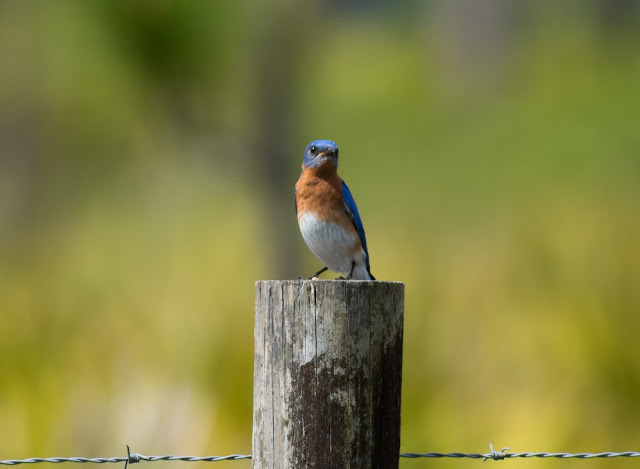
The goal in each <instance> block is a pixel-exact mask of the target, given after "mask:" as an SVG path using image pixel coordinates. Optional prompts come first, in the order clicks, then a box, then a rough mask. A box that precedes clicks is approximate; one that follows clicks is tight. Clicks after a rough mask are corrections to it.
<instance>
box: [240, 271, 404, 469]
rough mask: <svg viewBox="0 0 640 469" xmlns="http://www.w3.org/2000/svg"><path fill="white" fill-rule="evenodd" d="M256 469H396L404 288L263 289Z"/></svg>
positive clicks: (364, 284)
mask: <svg viewBox="0 0 640 469" xmlns="http://www.w3.org/2000/svg"><path fill="white" fill-rule="evenodd" d="M255 313H256V315H255V321H256V322H255V344H254V346H255V349H254V375H253V455H252V459H253V469H279V468H287V469H289V468H291V469H294V468H295V469H302V468H317V469H328V468H340V469H343V468H351V469H357V468H362V469H378V468H384V469H395V468H397V467H398V460H399V453H400V389H401V380H402V335H403V322H404V284H403V283H398V282H375V281H345V280H282V281H278V280H274V281H261V282H256V311H255Z"/></svg>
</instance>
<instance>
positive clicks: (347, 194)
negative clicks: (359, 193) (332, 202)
mask: <svg viewBox="0 0 640 469" xmlns="http://www.w3.org/2000/svg"><path fill="white" fill-rule="evenodd" d="M342 198H343V199H344V203H345V204H346V206H347V210H348V212H349V216H350V217H351V219H352V220H353V224H354V225H355V227H356V231H357V232H358V236H359V237H360V242H362V247H363V249H364V253H365V254H366V256H367V272H369V275H370V276H371V278H373V275H371V267H370V266H369V250H368V249H367V238H366V237H365V235H364V226H362V220H361V219H360V214H359V213H358V207H357V206H356V201H355V200H354V199H353V196H352V195H351V191H350V190H349V188H348V187H347V184H346V183H345V182H344V181H342Z"/></svg>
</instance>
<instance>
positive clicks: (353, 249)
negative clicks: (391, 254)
mask: <svg viewBox="0 0 640 469" xmlns="http://www.w3.org/2000/svg"><path fill="white" fill-rule="evenodd" d="M337 170H338V145H336V144H335V143H334V142H332V141H331V140H315V141H313V142H311V143H310V144H309V145H307V148H306V150H305V152H304V159H303V160H302V174H301V175H300V179H298V182H297V183H296V213H297V215H298V225H299V226H300V232H301V233H302V237H303V238H304V241H305V243H307V246H309V249H311V251H312V252H313V253H314V254H315V255H316V257H317V258H318V259H320V260H321V261H322V262H323V263H324V265H325V267H324V268H323V269H321V270H319V271H318V272H316V273H315V274H314V275H313V276H312V277H311V278H314V277H317V276H318V275H320V274H321V273H322V272H324V271H325V270H327V269H331V270H333V271H335V272H340V273H341V274H342V275H344V276H345V277H346V278H347V279H354V280H375V278H374V277H373V275H371V270H370V267H369V252H368V251H367V240H366V238H365V236H364V227H363V226H362V220H360V214H358V207H356V202H355V200H353V196H352V195H351V192H350V191H349V188H348V187H347V185H346V184H345V183H344V181H343V180H342V179H340V176H338V172H337Z"/></svg>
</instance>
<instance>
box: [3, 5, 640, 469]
mask: <svg viewBox="0 0 640 469" xmlns="http://www.w3.org/2000/svg"><path fill="white" fill-rule="evenodd" d="M639 44H640V3H638V2H637V1H635V0H574V1H571V0H567V1H563V2H555V1H542V0H529V1H518V2H514V1H509V0H481V1H478V0H442V1H418V0H415V1H405V2H397V1H390V0H371V1H365V0H350V1H338V0H314V1H310V2H298V1H294V0H275V1H273V2H257V1H250V0H233V1H231V0H216V1H209V2H206V1H198V0H181V1H178V0H136V1H125V0H95V1H91V2H87V1H81V0H58V1H56V2H46V1H36V0H32V1H28V0H2V1H0V376H1V379H0V435H1V437H0V459H8V458H27V457H32V456H117V455H123V454H124V453H125V444H127V443H128V444H130V445H131V446H132V449H133V450H134V451H137V452H141V453H145V454H197V455H206V454H217V455H225V454H231V453H250V451H251V412H252V409H251V405H252V366H253V365H252V358H253V299H254V282H255V281H256V280H258V279H277V278H295V277H297V276H298V275H301V274H310V273H311V272H313V271H315V270H316V269H317V268H319V266H320V264H319V262H318V261H317V260H316V259H315V258H314V257H313V255H312V254H311V253H310V252H309V251H308V250H307V248H306V247H305V245H304V243H303V241H302V239H301V236H300V235H299V232H298V228H297V224H296V220H295V215H294V208H293V199H292V197H293V185H294V183H295V181H296V179H297V177H298V175H299V170H300V169H299V167H300V163H301V160H302V154H303V150H304V147H305V146H306V144H307V143H308V142H309V141H311V140H313V139H316V138H329V139H333V140H335V141H337V142H338V144H339V145H340V148H341V174H342V176H343V177H344V178H345V180H347V182H348V183H349V185H350V187H351V190H352V192H353V193H354V194H355V197H356V200H357V202H358V205H359V209H360V212H361V215H362V217H363V220H364V224H365V227H366V229H367V239H368V243H369V248H370V252H371V263H372V271H373V273H374V275H376V276H377V277H378V278H379V279H384V280H399V281H404V282H406V334H405V360H404V383H403V395H402V399H403V416H402V419H403V420H402V421H403V427H402V450H403V451H416V452H423V451H465V452H485V451H488V442H489V441H492V442H493V443H494V445H495V446H496V447H498V448H501V447H502V446H505V445H509V446H510V447H511V448H512V449H513V450H514V451H538V450H540V451H543V450H544V451H572V452H580V451H594V452H597V451H605V450H611V451H617V450H631V449H633V450H640V349H639V337H640V335H639V333H640V316H639V312H640V311H639V310H640V248H639V241H640V216H639V214H640V190H639V189H640V130H639V123H640V49H639V48H638V46H639ZM634 463H635V464H637V462H635V461H633V460H615V461H614V462H611V461H591V462H588V463H587V464H588V465H589V467H614V466H613V465H612V464H615V467H631V465H632V464H634ZM154 464H156V465H157V466H161V467H167V468H169V467H174V466H175V465H176V464H180V463H154ZM209 464H210V463H209ZM216 464H217V466H216V467H218V466H220V467H229V468H248V467H250V463H249V462H246V461H236V462H225V463H216ZM473 464H477V463H475V462H471V461H469V462H463V461H462V462H461V461H456V460H449V461H446V460H437V461H430V460H403V461H401V467H403V468H416V467H442V468H448V467H461V466H465V465H473ZM508 464H509V466H510V467H511V466H513V467H525V466H526V467H534V466H535V467H538V466H541V465H542V464H544V466H545V467H547V468H555V467H558V468H560V467H562V468H566V467H575V466H577V465H580V467H582V466H583V465H584V464H585V462H583V461H579V462H571V461H551V460H545V461H516V460H512V461H509V463H508ZM194 465H195V464H194ZM205 465H206V463H204V464H202V465H200V467H204V466H205Z"/></svg>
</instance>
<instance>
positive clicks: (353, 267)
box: [347, 261, 356, 280]
mask: <svg viewBox="0 0 640 469" xmlns="http://www.w3.org/2000/svg"><path fill="white" fill-rule="evenodd" d="M355 268H356V261H351V272H349V275H348V276H347V279H348V280H351V277H353V271H354V269H355Z"/></svg>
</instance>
